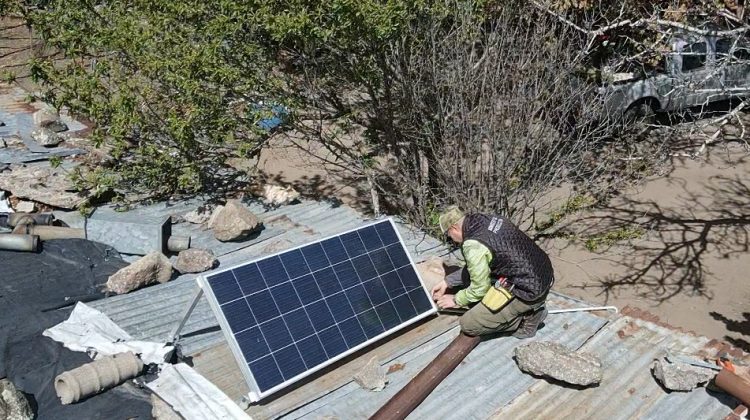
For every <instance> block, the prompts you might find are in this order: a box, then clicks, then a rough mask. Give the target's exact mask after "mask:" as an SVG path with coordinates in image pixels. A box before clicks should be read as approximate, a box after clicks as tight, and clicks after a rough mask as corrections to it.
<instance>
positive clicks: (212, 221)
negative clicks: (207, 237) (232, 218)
mask: <svg viewBox="0 0 750 420" xmlns="http://www.w3.org/2000/svg"><path fill="white" fill-rule="evenodd" d="M223 208H224V206H216V208H215V209H214V211H213V213H211V217H210V218H209V219H208V225H207V226H208V228H209V229H213V228H214V226H216V219H217V217H218V216H219V214H221V210H222V209H223Z"/></svg>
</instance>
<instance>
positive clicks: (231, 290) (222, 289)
mask: <svg viewBox="0 0 750 420" xmlns="http://www.w3.org/2000/svg"><path fill="white" fill-rule="evenodd" d="M208 283H209V284H210V285H211V289H213V291H214V295H216V300H218V301H219V304H220V305H221V304H222V303H225V302H229V301H230V300H235V299H237V298H238V297H239V296H242V291H241V290H240V286H239V285H238V284H237V280H235V279H234V274H232V272H231V271H225V272H223V273H219V274H216V275H213V276H210V277H209V278H208Z"/></svg>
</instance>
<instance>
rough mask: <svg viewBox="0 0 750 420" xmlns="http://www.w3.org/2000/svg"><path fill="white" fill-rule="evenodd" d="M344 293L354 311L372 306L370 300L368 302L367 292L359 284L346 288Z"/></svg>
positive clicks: (357, 311)
mask: <svg viewBox="0 0 750 420" xmlns="http://www.w3.org/2000/svg"><path fill="white" fill-rule="evenodd" d="M345 293H346V296H347V297H348V298H349V302H351V304H352V308H354V312H356V313H360V312H363V311H366V310H367V309H368V308H372V302H370V298H368V297H367V292H366V291H365V288H364V286H362V285H361V284H358V285H356V286H354V287H352V288H350V289H347V290H346V292H345Z"/></svg>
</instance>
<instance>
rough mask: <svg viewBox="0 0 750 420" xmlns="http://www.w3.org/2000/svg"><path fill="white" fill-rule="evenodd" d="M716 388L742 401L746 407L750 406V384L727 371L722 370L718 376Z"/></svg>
mask: <svg viewBox="0 0 750 420" xmlns="http://www.w3.org/2000/svg"><path fill="white" fill-rule="evenodd" d="M716 386H718V387H719V388H721V389H723V390H724V391H726V392H727V393H728V394H729V395H731V396H733V397H735V398H737V399H738V400H740V401H742V404H744V405H745V406H750V383H748V382H747V381H746V380H744V379H742V378H740V377H739V376H737V375H735V374H734V373H732V372H730V371H728V370H726V369H722V370H721V371H720V372H719V374H718V375H716Z"/></svg>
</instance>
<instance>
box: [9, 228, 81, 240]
mask: <svg viewBox="0 0 750 420" xmlns="http://www.w3.org/2000/svg"><path fill="white" fill-rule="evenodd" d="M13 233H25V234H27V235H37V236H39V239H41V240H43V241H48V240H50V239H70V238H79V239H86V232H85V231H84V230H83V229H74V228H69V227H61V226H39V225H19V226H16V227H15V229H13Z"/></svg>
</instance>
